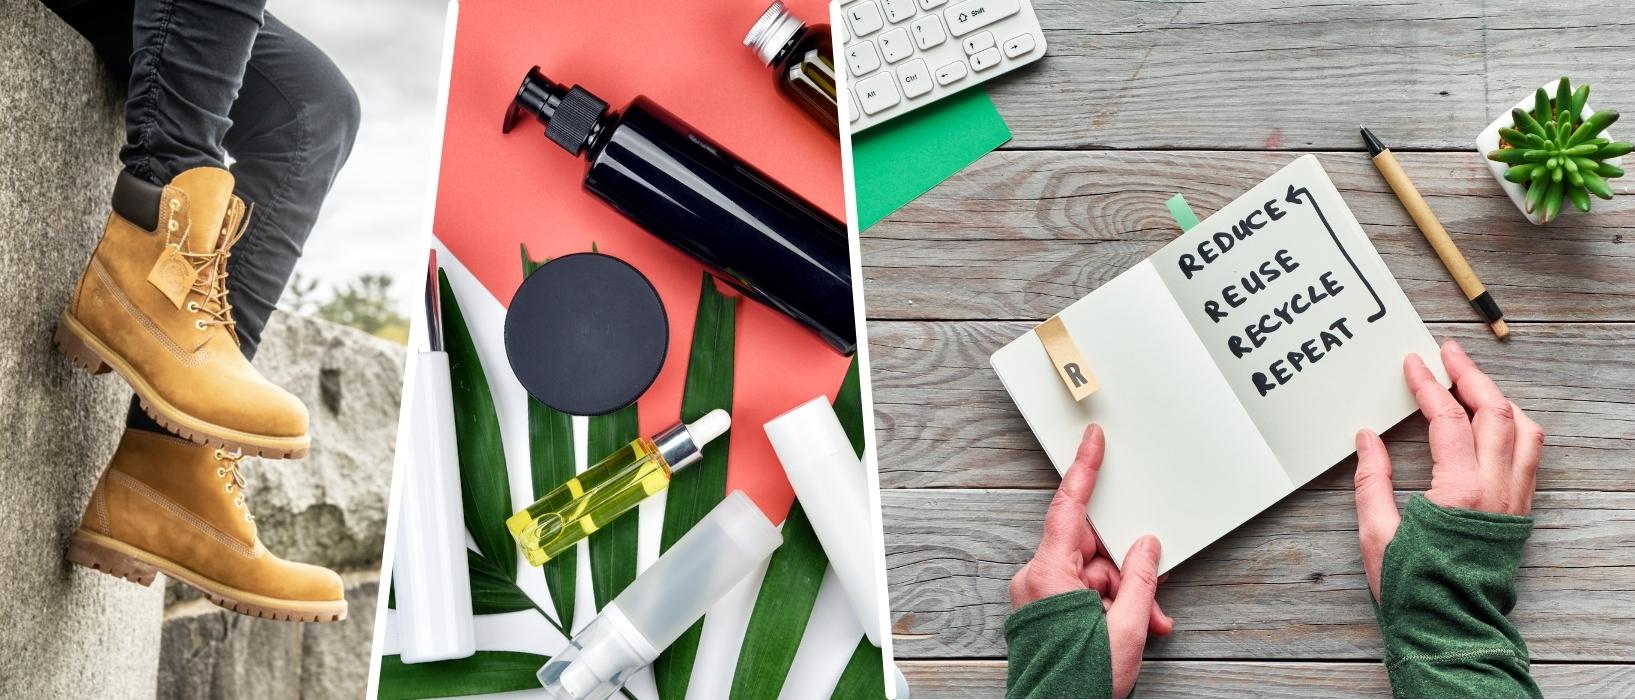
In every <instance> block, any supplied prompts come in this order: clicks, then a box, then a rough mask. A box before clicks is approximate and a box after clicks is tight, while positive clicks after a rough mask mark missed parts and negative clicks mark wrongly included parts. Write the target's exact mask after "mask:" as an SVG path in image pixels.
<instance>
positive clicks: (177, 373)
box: [57, 168, 308, 457]
mask: <svg viewBox="0 0 1635 700" xmlns="http://www.w3.org/2000/svg"><path fill="white" fill-rule="evenodd" d="M247 223H248V216H247V211H246V209H245V206H244V202H243V201H241V200H239V198H237V197H234V196H233V176H232V175H231V174H230V173H228V172H227V171H226V170H222V169H220V168H194V169H192V170H189V171H187V172H184V173H182V174H181V175H177V176H176V179H174V180H172V181H171V183H170V184H169V185H167V186H165V187H164V188H159V187H156V186H154V185H151V184H149V183H147V182H144V181H142V180H141V179H140V178H137V177H135V176H133V175H131V174H130V173H121V174H120V176H119V183H118V185H116V186H115V188H114V211H113V213H112V214H110V215H109V216H108V224H107V227H106V228H105V229H104V230H103V233H102V241H101V242H100V243H98V244H97V248H96V252H95V253H94V254H92V256H91V262H90V263H89V264H88V265H86V267H85V272H84V274H82V275H81V276H80V280H79V284H78V286H76V287H75V290H74V296H73V298H72V300H70V302H69V304H68V312H67V313H66V314H65V315H64V316H63V320H62V324H61V325H60V326H58V328H57V345H58V347H60V348H62V351H63V352H64V353H67V354H68V356H69V357H71V358H73V359H74V361H75V362H77V363H79V364H80V365H81V366H83V367H85V368H86V369H88V370H90V371H91V372H93V373H101V372H106V371H107V370H108V368H110V367H112V368H113V369H114V370H115V371H117V372H119V374H120V376H122V377H124V378H125V381H126V382H127V383H129V384H130V385H131V388H132V389H135V390H136V394H137V396H139V397H140V398H141V403H142V407H143V409H145V410H146V411H147V412H148V414H149V415H151V416H153V418H154V420H156V421H158V422H159V423H160V424H161V425H163V426H165V427H166V428H167V429H169V430H170V431H172V432H174V433H176V434H178V435H181V436H183V437H186V438H188V439H190V440H192V441H194V442H196V443H199V444H202V445H209V446H213V447H221V448H224V449H227V450H230V451H241V452H244V453H248V454H255V455H260V456H263V457H300V456H302V455H305V454H306V453H307V446H308V438H307V411H306V407H305V406H303V405H302V404H301V400H300V399H297V398H295V397H294V396H292V395H291V394H290V393H289V392H286V391H284V390H283V389H280V388H279V387H277V386H275V385H274V384H273V383H271V382H269V381H267V379H266V378H265V377H262V376H261V373H260V372H257V371H256V369H255V368H254V367H252V366H251V365H250V362H249V361H248V360H246V359H244V354H243V353H241V352H239V348H238V335H237V334H236V333H235V331H234V329H233V316H232V306H231V305H230V304H229V303H228V301H227V287H226V281H227V257H228V254H229V252H228V251H229V250H230V249H231V248H232V245H233V243H234V242H235V241H237V239H238V237H239V236H240V235H242V234H243V230H244V225H245V224H247Z"/></svg>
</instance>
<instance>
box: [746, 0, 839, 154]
mask: <svg viewBox="0 0 1635 700" xmlns="http://www.w3.org/2000/svg"><path fill="white" fill-rule="evenodd" d="M744 46H747V47H749V49H750V50H751V51H754V52H755V55H756V57H758V58H760V59H761V62H763V63H765V64H766V65H767V66H769V67H770V68H772V73H773V77H774V78H776V79H777V86H778V92H780V93H783V96H784V97H785V98H788V99H789V101H790V102H794V103H795V106H797V107H800V109H801V111H802V112H805V113H806V115H807V116H809V117H811V118H813V119H815V120H817V122H818V123H819V124H821V125H823V127H824V128H826V129H828V130H829V133H830V134H835V135H838V134H839V133H840V106H839V105H840V103H839V101H838V100H837V98H836V97H835V90H836V85H837V83H836V82H835V58H834V57H835V51H834V45H833V40H832V39H831V38H830V37H829V25H827V24H816V25H812V26H810V27H808V26H806V23H805V22H802V21H801V20H800V18H798V17H796V16H795V15H793V14H791V13H790V12H789V10H788V8H785V7H784V6H783V3H782V2H774V3H772V5H771V6H770V7H768V8H766V12H763V13H761V17H760V19H758V20H756V21H755V25H754V26H752V27H750V28H749V33H748V34H746V35H744Z"/></svg>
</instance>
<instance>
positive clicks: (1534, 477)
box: [1512, 405, 1544, 515]
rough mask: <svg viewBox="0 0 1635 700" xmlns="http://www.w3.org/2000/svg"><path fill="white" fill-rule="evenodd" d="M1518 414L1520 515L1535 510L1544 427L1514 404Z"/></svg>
mask: <svg viewBox="0 0 1635 700" xmlns="http://www.w3.org/2000/svg"><path fill="white" fill-rule="evenodd" d="M1512 410H1513V411H1514V412H1515V414H1516V458H1515V465H1514V469H1515V475H1514V477H1513V480H1514V482H1515V484H1516V497H1515V500H1514V503H1515V504H1516V506H1517V510H1516V513H1517V514H1518V515H1527V514H1528V513H1531V512H1533V491H1534V488H1535V487H1536V486H1537V484H1538V465H1539V457H1540V456H1541V455H1542V454H1543V453H1544V428H1542V427H1540V426H1539V424H1538V423H1537V422H1535V421H1534V420H1533V418H1532V416H1529V415H1527V413H1525V412H1524V411H1522V410H1521V407H1520V406H1514V405H1512Z"/></svg>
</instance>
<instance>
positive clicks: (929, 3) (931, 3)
mask: <svg viewBox="0 0 1635 700" xmlns="http://www.w3.org/2000/svg"><path fill="white" fill-rule="evenodd" d="M946 2H948V0H920V9H922V10H935V9H937V8H939V7H942V5H943V3H946Z"/></svg>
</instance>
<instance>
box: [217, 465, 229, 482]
mask: <svg viewBox="0 0 1635 700" xmlns="http://www.w3.org/2000/svg"><path fill="white" fill-rule="evenodd" d="M224 476H227V470H226V469H222V468H221V467H216V478H218V479H219V478H221V477H224Z"/></svg>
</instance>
